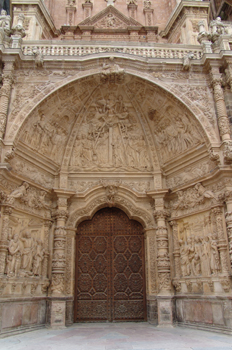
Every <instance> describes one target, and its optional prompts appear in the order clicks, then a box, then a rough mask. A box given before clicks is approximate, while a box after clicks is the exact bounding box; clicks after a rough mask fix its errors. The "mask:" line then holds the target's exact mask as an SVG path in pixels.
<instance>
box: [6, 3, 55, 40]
mask: <svg viewBox="0 0 232 350" xmlns="http://www.w3.org/2000/svg"><path fill="white" fill-rule="evenodd" d="M11 4H12V7H13V6H14V5H24V6H25V5H26V6H29V5H36V6H38V8H39V9H40V11H41V13H42V14H43V16H44V19H45V20H46V22H47V24H48V26H49V27H50V29H51V31H52V32H53V34H54V35H57V32H58V31H57V29H56V27H55V24H54V22H53V20H52V17H51V15H50V13H49V11H48V9H47V8H46V6H45V4H44V2H43V1H42V0H12V1H11Z"/></svg>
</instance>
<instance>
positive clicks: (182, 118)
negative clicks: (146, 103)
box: [149, 106, 202, 160]
mask: <svg viewBox="0 0 232 350" xmlns="http://www.w3.org/2000/svg"><path fill="white" fill-rule="evenodd" d="M149 117H150V119H151V120H152V121H153V123H154V133H155V138H156V142H157V145H158V148H159V151H160V152H161V155H162V158H163V159H165V160H167V159H168V158H170V157H172V156H173V155H175V154H179V153H182V152H184V151H185V150H187V149H188V148H191V147H192V146H194V145H196V144H200V143H202V139H201V137H200V135H199V133H198V132H197V129H196V127H195V126H194V125H191V122H190V120H189V118H188V116H187V115H186V114H183V113H181V114H180V113H179V112H178V111H177V110H175V109H174V108H172V107H171V106H170V107H168V108H167V109H166V111H165V116H162V118H160V116H159V117H157V116H156V115H154V114H152V113H151V114H150V116H149Z"/></svg>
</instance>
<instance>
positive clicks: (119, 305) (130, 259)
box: [74, 208, 146, 322]
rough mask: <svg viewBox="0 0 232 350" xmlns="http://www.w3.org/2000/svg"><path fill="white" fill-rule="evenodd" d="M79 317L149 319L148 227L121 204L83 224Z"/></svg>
mask: <svg viewBox="0 0 232 350" xmlns="http://www.w3.org/2000/svg"><path fill="white" fill-rule="evenodd" d="M76 237H77V240H76V287H75V310H74V321H75V322H81V321H82V322H83V321H92V322H93V321H96V322H97V321H109V322H112V321H142V320H145V319H146V297H145V295H146V294H145V269H144V240H143V238H144V236H143V228H142V226H141V224H140V223H138V222H137V221H135V220H129V218H128V217H127V215H126V214H125V213H124V212H123V211H121V210H119V209H117V208H105V209H102V210H100V211H98V212H97V213H96V214H95V215H94V217H93V219H92V220H88V221H84V222H82V223H81V224H80V225H79V226H78V230H77V236H76Z"/></svg>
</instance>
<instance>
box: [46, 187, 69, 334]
mask: <svg viewBox="0 0 232 350" xmlns="http://www.w3.org/2000/svg"><path fill="white" fill-rule="evenodd" d="M55 193H56V195H57V198H58V200H57V210H56V211H55V212H54V214H53V216H54V219H55V220H56V227H55V231H54V238H53V257H52V283H51V304H50V325H51V327H52V328H63V327H65V314H66V301H67V297H66V294H67V293H66V290H65V268H66V237H67V232H66V220H67V218H68V211H67V200H68V198H69V197H70V195H72V194H74V192H73V191H63V190H61V189H60V190H58V189H57V190H55Z"/></svg>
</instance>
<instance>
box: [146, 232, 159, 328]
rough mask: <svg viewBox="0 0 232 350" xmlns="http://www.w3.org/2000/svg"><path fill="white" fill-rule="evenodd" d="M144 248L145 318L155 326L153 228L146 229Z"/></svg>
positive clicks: (154, 247)
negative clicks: (146, 293)
mask: <svg viewBox="0 0 232 350" xmlns="http://www.w3.org/2000/svg"><path fill="white" fill-rule="evenodd" d="M144 238H145V239H144V247H145V253H146V265H145V266H146V279H147V292H148V295H147V318H148V322H150V323H152V324H157V322H158V314H157V298H156V295H157V289H158V278H157V277H158V274H157V253H156V251H157V247H156V231H155V228H154V227H150V228H146V229H145V233H144Z"/></svg>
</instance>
